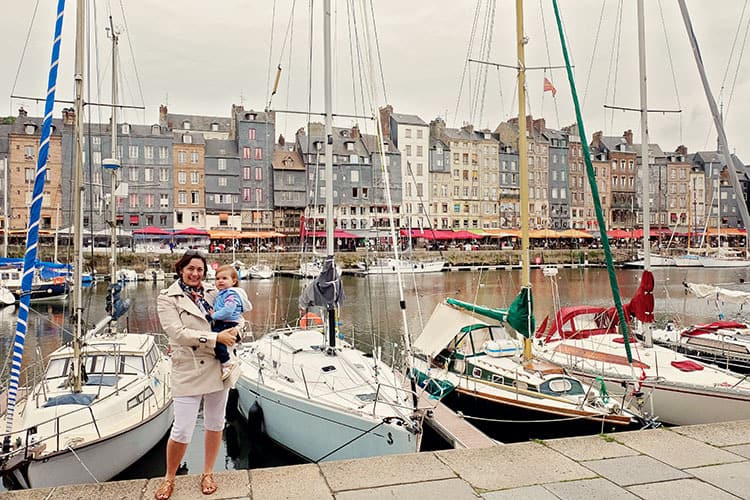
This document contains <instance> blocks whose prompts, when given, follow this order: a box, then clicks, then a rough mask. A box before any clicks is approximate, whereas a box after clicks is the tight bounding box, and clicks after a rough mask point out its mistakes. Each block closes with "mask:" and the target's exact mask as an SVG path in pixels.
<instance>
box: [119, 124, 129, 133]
mask: <svg viewBox="0 0 750 500" xmlns="http://www.w3.org/2000/svg"><path fill="white" fill-rule="evenodd" d="M120 133H121V134H126V135H127V134H129V133H130V125H129V124H127V123H123V124H122V125H120Z"/></svg>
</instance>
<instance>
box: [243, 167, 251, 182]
mask: <svg viewBox="0 0 750 500" xmlns="http://www.w3.org/2000/svg"><path fill="white" fill-rule="evenodd" d="M242 180H245V181H249V180H250V167H242Z"/></svg>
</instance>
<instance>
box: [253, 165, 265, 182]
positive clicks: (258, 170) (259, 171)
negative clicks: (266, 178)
mask: <svg viewBox="0 0 750 500" xmlns="http://www.w3.org/2000/svg"><path fill="white" fill-rule="evenodd" d="M255 180H256V181H262V180H263V169H262V168H261V167H255Z"/></svg>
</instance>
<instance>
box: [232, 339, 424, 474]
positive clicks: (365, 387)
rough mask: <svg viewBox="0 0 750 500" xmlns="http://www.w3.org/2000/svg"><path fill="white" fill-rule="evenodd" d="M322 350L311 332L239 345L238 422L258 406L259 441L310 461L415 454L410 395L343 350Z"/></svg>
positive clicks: (380, 369) (375, 365)
mask: <svg viewBox="0 0 750 500" xmlns="http://www.w3.org/2000/svg"><path fill="white" fill-rule="evenodd" d="M326 351H327V349H326V348H325V338H324V336H323V334H322V332H321V331H320V330H317V329H309V330H305V329H284V330H276V331H272V332H269V333H267V334H266V335H265V336H264V337H262V338H261V339H259V340H256V341H255V342H252V343H249V344H245V348H244V349H243V350H242V352H241V353H240V355H239V358H240V366H241V368H242V373H241V375H240V378H239V380H238V381H237V384H236V388H237V392H238V395H239V403H238V405H239V410H240V412H241V413H242V415H243V416H248V413H249V411H250V409H251V407H253V405H254V404H255V403H257V405H258V406H260V409H261V410H262V413H263V422H264V425H265V431H266V434H268V436H269V437H271V439H273V440H274V441H276V442H277V443H279V444H281V445H282V446H284V447H286V448H288V449H289V450H291V451H293V452H294V453H296V454H297V455H299V456H301V457H303V458H305V459H307V460H310V461H314V462H317V461H321V460H342V459H351V458H363V457H371V456H379V455H390V454H396V453H414V452H417V451H419V442H420V439H419V437H420V435H421V434H420V431H419V424H415V423H414V421H413V419H412V413H413V411H414V410H413V408H412V406H411V405H412V403H411V397H410V393H409V392H408V391H405V390H403V389H402V386H401V381H400V380H398V377H397V376H396V373H395V372H394V371H392V370H391V369H390V368H389V367H388V366H387V365H385V364H384V363H382V362H381V361H377V360H375V359H373V358H372V357H370V356H367V355H365V354H364V353H362V352H361V351H357V350H356V349H353V348H351V347H350V346H348V345H346V344H344V345H342V346H341V347H337V348H336V349H335V355H331V354H328V353H327V352H326Z"/></svg>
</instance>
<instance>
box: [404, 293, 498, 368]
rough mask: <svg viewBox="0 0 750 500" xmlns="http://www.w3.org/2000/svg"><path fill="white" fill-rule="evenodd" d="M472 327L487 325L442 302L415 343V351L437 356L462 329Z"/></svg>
mask: <svg viewBox="0 0 750 500" xmlns="http://www.w3.org/2000/svg"><path fill="white" fill-rule="evenodd" d="M470 325H487V323H485V322H484V321H481V320H479V319H477V318H475V317H474V316H472V315H470V314H468V313H465V312H463V311H461V310H459V309H456V308H454V307H451V306H449V305H447V304H444V303H442V302H440V303H438V305H437V306H436V307H435V310H434V311H432V316H430V319H429V320H428V321H427V324H425V326H424V328H423V329H422V333H421V334H420V335H419V338H417V340H416V341H415V342H414V349H415V350H416V351H417V352H421V353H423V354H426V355H428V356H430V357H433V358H434V357H435V356H437V355H438V354H439V353H440V351H442V350H443V349H444V348H445V347H446V346H447V345H448V344H449V343H450V341H451V340H453V337H455V336H456V335H458V334H459V333H460V332H461V329H462V328H464V327H466V326H470Z"/></svg>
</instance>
